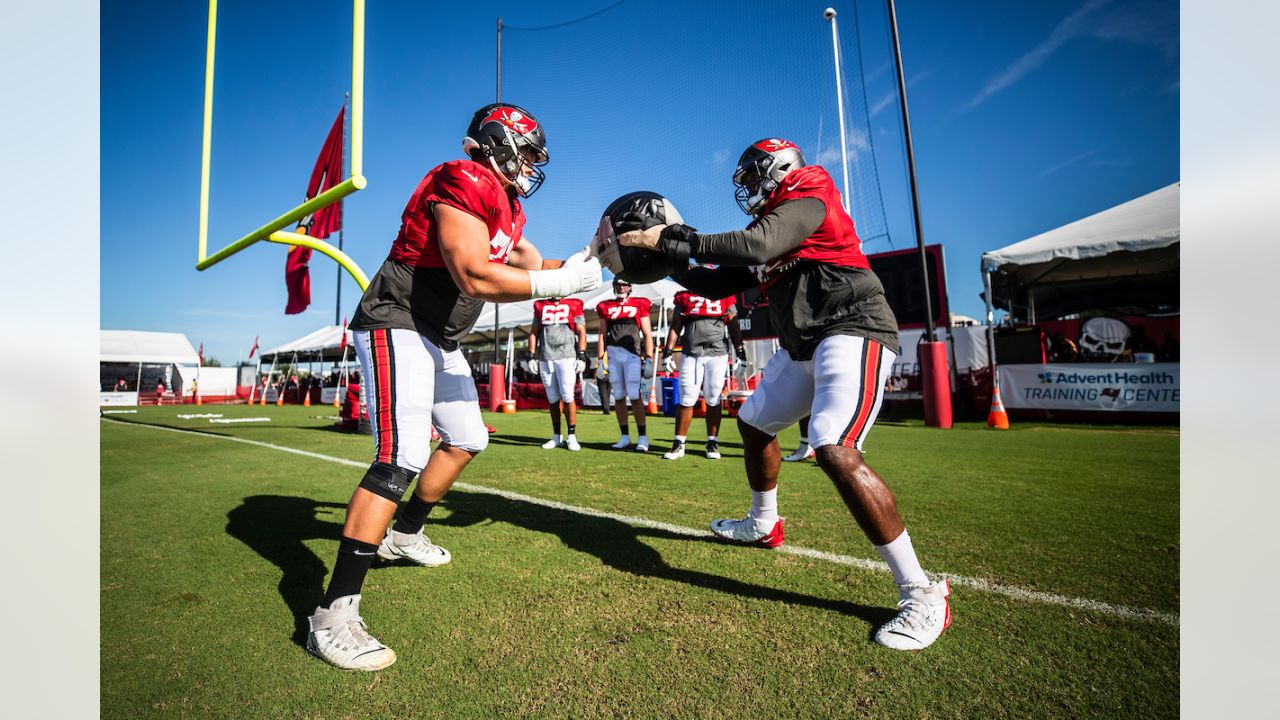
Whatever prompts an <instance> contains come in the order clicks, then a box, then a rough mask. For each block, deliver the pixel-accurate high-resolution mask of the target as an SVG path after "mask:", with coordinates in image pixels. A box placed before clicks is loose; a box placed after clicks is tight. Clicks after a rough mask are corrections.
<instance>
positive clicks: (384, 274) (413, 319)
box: [351, 258, 484, 350]
mask: <svg viewBox="0 0 1280 720" xmlns="http://www.w3.org/2000/svg"><path fill="white" fill-rule="evenodd" d="M483 307H484V302H483V301H480V300H476V299H475V298H470V297H467V296H466V295H463V294H462V291H460V290H458V286H457V285H456V284H455V283H454V282H453V276H451V275H450V274H449V271H448V270H447V269H445V268H429V267H413V266H412V265H409V264H407V263H403V262H400V261H399V260H392V259H391V258H387V260H386V261H385V262H383V263H382V267H381V268H379V269H378V272H377V274H375V275H374V276H373V279H372V280H370V281H369V289H368V290H365V292H364V296H363V297H361V298H360V306H359V307H357V308H356V314H355V316H354V317H352V318H351V329H352V330H377V329H381V328H404V329H406V330H415V331H417V333H418V334H419V335H422V336H424V337H426V338H427V339H428V340H430V341H431V342H433V343H435V344H436V345H437V346H439V347H440V348H441V349H443V350H454V349H456V348H457V347H458V341H459V340H461V339H462V338H463V337H464V336H466V335H467V334H468V333H470V332H471V328H472V327H474V326H475V324H476V319H477V318H479V317H480V310H481V309H483Z"/></svg>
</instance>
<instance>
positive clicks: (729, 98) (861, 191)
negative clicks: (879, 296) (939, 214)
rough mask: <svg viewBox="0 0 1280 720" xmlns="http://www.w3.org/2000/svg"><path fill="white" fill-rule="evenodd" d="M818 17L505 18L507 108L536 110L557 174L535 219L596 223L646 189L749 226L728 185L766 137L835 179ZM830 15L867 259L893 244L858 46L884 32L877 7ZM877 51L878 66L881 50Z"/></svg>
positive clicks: (781, 8) (765, 8)
mask: <svg viewBox="0 0 1280 720" xmlns="http://www.w3.org/2000/svg"><path fill="white" fill-rule="evenodd" d="M825 7H826V5H825V4H823V3H812V2H788V3H777V2H765V1H762V0H752V1H751V2H732V3H730V2H723V1H717V2H705V3H673V2H653V1H645V0H628V1H627V2H621V3H617V4H615V5H613V6H606V7H605V8H604V9H602V10H601V11H597V12H595V13H593V14H590V15H587V16H585V17H583V18H581V19H572V18H570V19H568V20H567V21H564V22H551V21H552V20H554V18H553V17H547V20H548V23H549V24H545V25H544V24H538V25H537V26H531V25H525V24H522V23H518V22H516V21H515V18H512V24H507V23H506V22H504V24H503V27H502V72H501V93H502V99H503V100H504V101H510V102H514V103H517V104H520V105H523V106H525V107H527V108H528V109H529V110H530V111H532V112H534V113H535V114H537V116H538V117H539V119H541V120H542V122H543V124H544V126H545V127H546V128H547V133H548V141H549V145H550V149H551V157H552V165H551V167H550V168H549V169H548V176H549V178H550V179H549V180H548V182H547V184H546V186H545V187H544V188H543V189H542V190H541V191H540V193H539V197H538V201H537V202H536V203H530V204H529V206H528V208H527V211H528V213H529V215H530V218H531V225H533V226H535V227H548V226H550V227H563V228H565V229H566V230H568V229H570V228H594V226H595V221H596V220H598V218H599V216H600V212H601V210H602V209H603V208H604V207H605V206H606V205H608V203H609V202H610V201H612V200H613V199H614V198H615V197H617V196H619V195H621V194H622V193H624V192H629V191H632V190H652V191H655V192H658V193H661V194H663V195H666V196H667V197H669V198H670V199H671V200H672V201H673V202H674V203H675V205H676V207H677V208H678V209H679V210H680V212H681V214H682V215H683V216H684V219H685V222H686V223H688V224H690V225H693V226H695V227H697V228H699V229H701V230H703V231H708V232H714V231H722V230H728V229H734V228H739V227H742V226H743V225H744V224H745V222H746V218H745V216H744V215H743V214H742V213H741V211H739V209H738V207H737V206H736V205H735V203H734V201H733V186H732V184H731V180H730V178H731V177H732V174H733V170H734V167H735V166H736V163H737V159H738V156H739V155H740V154H741V152H742V151H743V149H745V148H746V147H747V146H748V145H749V144H751V143H752V142H755V141H756V140H759V139H761V138H766V137H782V138H786V139H788V140H791V141H792V142H795V143H796V144H797V145H799V146H800V147H801V149H802V150H803V152H804V155H805V159H806V160H807V161H808V162H809V163H810V164H821V165H823V166H824V167H826V168H827V170H828V171H829V172H830V173H831V175H832V176H833V177H834V178H835V179H836V182H837V185H838V186H839V185H842V183H841V176H842V172H841V151H840V125H839V113H838V111H837V110H838V108H837V97H836V80H835V78H836V72H835V64H834V58H833V54H832V33H831V25H830V23H828V22H827V21H826V20H825V19H824V18H823V14H822V12H823V9H824V8H825ZM835 8H836V9H837V11H838V12H839V13H840V14H839V25H838V27H839V31H840V43H841V54H842V67H843V71H844V78H845V81H846V83H845V91H844V107H845V133H846V138H847V140H846V144H847V148H848V166H849V186H850V192H849V194H850V195H851V197H850V198H849V201H850V210H851V212H852V214H853V217H854V220H855V221H856V223H857V227H858V233H859V236H860V237H861V238H862V241H863V243H864V245H865V247H866V249H867V251H868V252H875V251H881V250H888V249H891V247H892V243H891V241H890V237H889V230H888V224H887V222H886V217H885V204H884V201H883V199H882V196H881V188H882V185H881V183H882V180H881V177H880V173H879V170H878V167H877V160H876V149H875V147H874V141H873V135H872V133H871V128H870V118H869V114H868V108H867V93H866V91H865V88H864V84H865V83H864V76H865V73H864V69H863V59H862V55H863V53H862V48H861V42H862V41H861V39H860V37H859V36H860V35H868V34H869V32H871V31H867V30H865V29H863V30H862V32H860V29H862V28H863V27H864V26H870V27H872V28H874V32H878V33H880V34H881V35H882V34H883V28H881V27H880V25H882V24H883V22H884V17H883V12H882V11H881V10H878V9H877V10H876V11H875V13H870V12H867V11H864V10H863V9H862V8H856V7H855V4H854V3H851V2H846V3H839V4H836V5H835ZM859 13H861V16H859ZM877 23H878V24H877ZM877 39H878V40H882V39H883V38H880V37H878V36H877ZM869 51H870V50H869ZM874 52H875V53H877V55H876V57H877V58H878V60H877V61H876V62H875V64H876V65H877V66H881V65H884V64H885V63H884V62H881V61H887V57H880V55H883V54H884V53H883V52H882V50H881V49H880V45H876V50H875V51H874ZM877 72H881V73H882V72H883V68H880V69H878V70H877ZM890 77H891V75H890ZM842 190H843V188H842ZM540 216H541V217H540ZM903 240H905V239H903ZM897 244H898V245H903V244H904V242H903V241H899V242H898V243H897Z"/></svg>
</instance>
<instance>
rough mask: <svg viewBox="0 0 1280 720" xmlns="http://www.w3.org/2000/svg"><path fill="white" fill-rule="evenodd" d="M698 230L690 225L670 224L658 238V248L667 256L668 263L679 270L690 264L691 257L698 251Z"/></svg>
mask: <svg viewBox="0 0 1280 720" xmlns="http://www.w3.org/2000/svg"><path fill="white" fill-rule="evenodd" d="M697 248H698V231H697V230H695V229H694V228H691V227H689V226H688V225H681V224H680V223H676V224H675V225H668V226H666V227H665V228H663V229H662V235H661V236H660V237H659V238H658V249H659V250H661V251H662V254H663V255H665V256H666V257H667V263H668V264H669V265H670V266H671V267H672V268H675V269H676V270H677V271H679V270H683V269H684V268H687V267H688V266H689V259H690V258H691V257H693V256H694V255H695V254H696V253H697Z"/></svg>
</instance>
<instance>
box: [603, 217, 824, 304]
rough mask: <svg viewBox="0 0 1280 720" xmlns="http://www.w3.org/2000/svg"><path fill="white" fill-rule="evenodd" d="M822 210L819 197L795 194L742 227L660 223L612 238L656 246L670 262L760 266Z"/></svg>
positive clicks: (798, 237)
mask: <svg viewBox="0 0 1280 720" xmlns="http://www.w3.org/2000/svg"><path fill="white" fill-rule="evenodd" d="M826 214H827V209H826V205H825V204H823V202H822V201H821V200H819V199H817V198H797V199H795V200H788V201H786V202H784V203H782V204H781V205H779V206H778V207H776V208H774V209H773V211H772V212H770V213H769V214H767V215H765V216H764V217H762V218H760V219H759V220H758V221H756V222H755V223H752V225H751V227H749V228H747V229H745V230H734V231H731V232H724V233H709V234H703V233H699V232H697V231H696V230H694V229H693V228H691V227H689V226H688V225H680V224H676V225H665V226H661V225H660V226H655V227H653V228H650V229H648V230H634V231H631V232H626V233H623V234H622V235H620V236H618V242H620V243H621V244H623V245H631V246H636V247H648V248H651V249H654V250H657V251H659V252H661V253H663V254H665V255H666V256H667V259H668V260H669V261H670V262H671V265H672V267H684V266H685V265H687V264H688V261H689V260H690V259H692V260H695V261H697V262H700V263H716V264H719V265H730V266H749V265H761V264H763V263H766V262H768V261H770V260H772V259H774V258H776V257H780V256H782V255H785V254H786V253H788V252H790V251H791V250H794V249H795V248H796V247H799V245H800V243H802V242H804V241H805V240H806V239H807V238H808V237H809V236H810V235H812V234H813V232H814V231H815V230H817V229H818V226H819V225H821V224H822V221H823V219H824V218H825V217H826ZM699 294H701V293H699ZM713 297H714V296H713Z"/></svg>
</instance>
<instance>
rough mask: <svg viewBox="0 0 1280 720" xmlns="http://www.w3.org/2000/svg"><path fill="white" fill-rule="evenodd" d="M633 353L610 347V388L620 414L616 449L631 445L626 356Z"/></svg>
mask: <svg viewBox="0 0 1280 720" xmlns="http://www.w3.org/2000/svg"><path fill="white" fill-rule="evenodd" d="M630 354H631V353H629V352H627V351H626V350H623V349H621V348H617V347H614V346H610V347H609V389H610V390H611V391H612V394H613V410H614V413H615V414H617V416H618V442H616V443H614V444H613V449H614V450H625V449H627V448H629V447H631V429H630V424H629V422H628V421H627V383H626V381H625V379H624V378H625V376H626V368H625V367H624V366H625V365H626V356H627V355H630Z"/></svg>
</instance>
